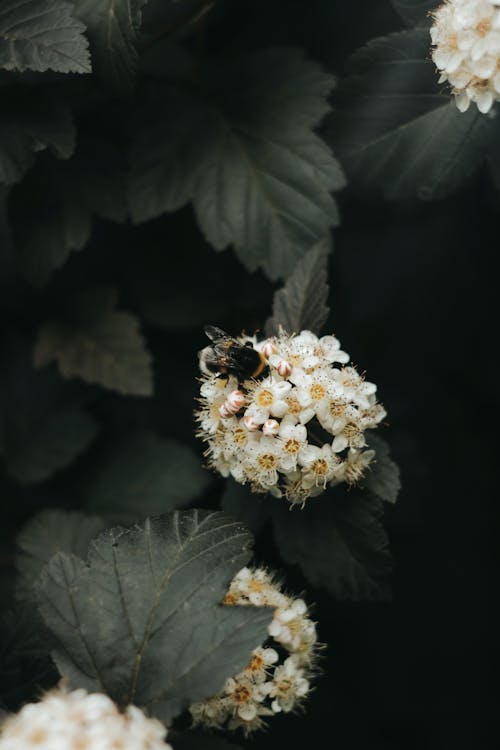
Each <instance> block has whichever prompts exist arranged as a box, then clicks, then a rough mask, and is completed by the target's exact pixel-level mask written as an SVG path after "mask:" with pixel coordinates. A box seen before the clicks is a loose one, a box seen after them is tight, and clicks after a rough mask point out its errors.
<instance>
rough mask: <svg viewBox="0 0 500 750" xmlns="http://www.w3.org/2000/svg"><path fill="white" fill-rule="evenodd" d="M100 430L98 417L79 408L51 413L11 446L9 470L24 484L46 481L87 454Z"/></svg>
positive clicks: (6, 457)
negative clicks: (81, 455)
mask: <svg viewBox="0 0 500 750" xmlns="http://www.w3.org/2000/svg"><path fill="white" fill-rule="evenodd" d="M98 431H99V427H98V425H97V423H96V422H95V420H94V419H92V417H90V416H89V415H88V414H86V413H85V412H84V411H82V410H81V409H80V408H78V407H73V408H67V409H63V410H61V411H58V412H55V413H53V414H50V415H49V416H48V418H47V419H46V420H45V421H44V422H43V423H42V424H39V425H37V429H36V430H34V431H33V432H31V433H28V434H26V435H24V439H23V440H22V441H21V442H19V443H17V444H14V445H10V446H8V447H7V450H6V453H5V463H6V467H7V471H8V473H9V474H10V476H12V477H14V479H17V481H18V482H21V483H22V484H33V483H36V482H42V481H43V480H44V479H48V477H50V476H51V475H52V474H53V473H54V472H55V471H58V470H59V469H63V468H64V467H65V466H68V464H70V463H71V462H72V461H74V459H75V458H76V457H77V456H79V455H80V453H83V452H84V451H85V450H86V449H87V448H88V446H89V445H90V443H91V442H92V441H93V439H94V438H95V436H96V434H97V432H98Z"/></svg>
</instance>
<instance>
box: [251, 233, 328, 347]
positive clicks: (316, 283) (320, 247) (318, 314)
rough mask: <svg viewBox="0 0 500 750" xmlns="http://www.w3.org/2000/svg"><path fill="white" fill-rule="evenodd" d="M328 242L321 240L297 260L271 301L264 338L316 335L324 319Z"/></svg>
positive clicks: (326, 310) (326, 307)
mask: <svg viewBox="0 0 500 750" xmlns="http://www.w3.org/2000/svg"><path fill="white" fill-rule="evenodd" d="M329 244H330V243H329V242H328V241H326V240H322V241H321V242H320V243H318V244H317V245H316V246H315V247H314V248H312V249H311V250H309V252H308V253H307V254H306V255H305V256H304V257H303V258H302V260H300V261H299V262H298V263H297V265H296V266H295V269H294V270H293V272H292V273H291V274H290V276H289V277H288V279H287V281H286V284H285V286H284V287H283V288H282V289H279V290H278V291H277V292H276V293H275V295H274V299H273V314H272V316H271V317H270V318H269V319H268V320H267V321H266V324H265V332H266V336H275V335H278V334H279V332H280V329H281V328H283V329H284V330H285V331H288V333H299V332H300V331H303V330H308V331H312V332H313V333H318V334H319V333H320V332H321V329H322V328H323V325H324V324H325V321H326V319H327V317H328V313H329V311H330V310H329V307H328V303H327V302H328V295H329V291H330V287H329V285H328V270H327V253H328V251H329Z"/></svg>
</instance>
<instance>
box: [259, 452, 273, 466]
mask: <svg viewBox="0 0 500 750" xmlns="http://www.w3.org/2000/svg"><path fill="white" fill-rule="evenodd" d="M257 460H258V462H259V465H260V466H261V467H262V468H263V469H275V468H276V467H277V466H278V457H277V456H275V455H274V454H273V453H263V454H262V455H261V456H259V458H258V459H257Z"/></svg>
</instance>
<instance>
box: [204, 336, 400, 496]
mask: <svg viewBox="0 0 500 750" xmlns="http://www.w3.org/2000/svg"><path fill="white" fill-rule="evenodd" d="M248 340H249V338H248V337H246V338H241V339H239V341H241V343H245V342H247V341H248ZM250 341H252V344H253V346H254V348H255V349H256V350H258V351H259V352H261V353H262V354H263V355H264V357H265V358H266V360H267V365H268V372H267V375H266V377H264V378H263V379H260V380H259V379H257V380H253V379H251V380H245V381H244V382H242V383H238V381H237V379H236V378H235V377H234V376H231V377H221V376H220V375H219V376H218V375H206V376H204V377H203V378H202V384H201V388H200V394H201V398H200V399H199V401H200V409H199V410H198V412H197V413H196V417H197V420H198V422H199V424H200V428H199V431H198V436H199V437H201V438H202V439H203V440H204V441H206V442H207V444H208V448H207V450H206V452H205V455H206V456H207V458H208V463H209V466H210V467H211V468H213V469H215V470H216V471H217V472H219V473H220V474H222V476H224V477H227V476H229V475H231V476H232V477H234V479H235V480H236V481H237V482H240V483H241V484H246V483H249V484H250V486H251V488H252V490H253V491H254V492H270V493H271V494H272V495H274V496H275V497H285V498H286V499H287V500H288V501H289V502H291V503H304V502H305V500H307V498H309V497H313V496H316V495H319V494H320V493H321V492H323V491H324V490H325V488H326V487H327V486H333V485H336V484H339V483H340V482H347V483H348V484H355V483H356V482H358V481H359V480H360V479H361V478H362V477H363V475H364V473H365V471H366V469H367V467H368V466H369V464H370V462H371V461H372V460H373V458H374V455H375V453H374V451H372V450H367V449H366V440H365V434H364V433H365V430H367V429H373V428H375V427H377V425H378V424H379V422H380V421H381V420H382V419H383V418H384V417H385V416H386V412H385V410H384V408H383V406H382V405H381V404H379V403H377V400H376V396H375V392H376V390H377V387H376V385H374V383H369V382H367V381H366V380H365V379H364V377H363V376H362V375H360V374H359V373H358V372H357V370H356V369H355V368H354V367H352V366H348V365H347V363H348V361H349V355H348V354H346V353H345V352H344V351H342V350H341V349H340V343H339V341H338V339H336V338H335V336H323V337H322V338H318V337H317V336H316V335H315V334H313V333H311V332H310V331H301V333H299V334H298V335H288V334H285V333H282V334H281V335H280V336H277V337H273V338H269V339H266V340H265V341H261V342H259V343H258V342H257V341H256V340H255V339H250Z"/></svg>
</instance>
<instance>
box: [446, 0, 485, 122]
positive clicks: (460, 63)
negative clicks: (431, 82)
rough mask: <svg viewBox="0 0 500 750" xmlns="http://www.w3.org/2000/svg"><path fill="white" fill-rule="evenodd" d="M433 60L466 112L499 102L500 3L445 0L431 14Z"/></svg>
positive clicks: (461, 109) (461, 108) (474, 0)
mask: <svg viewBox="0 0 500 750" xmlns="http://www.w3.org/2000/svg"><path fill="white" fill-rule="evenodd" d="M432 16H433V19H434V23H433V26H432V28H431V39H432V44H433V47H434V49H433V52H432V59H433V60H434V63H435V64H436V67H437V68H438V70H439V72H440V73H441V77H440V79H439V82H440V83H442V82H444V81H448V82H449V83H450V84H451V86H452V89H453V93H454V94H455V102H456V105H457V107H458V109H459V110H460V111H461V112H465V111H466V110H467V109H468V108H469V105H470V103H471V102H474V103H475V104H476V106H477V108H478V110H479V111H480V112H483V113H486V112H489V110H490V109H491V107H492V106H493V104H494V102H495V101H499V100H500V0H447V1H446V2H445V3H444V4H443V5H441V6H439V8H438V9H437V10H435V11H434V12H433V13H432Z"/></svg>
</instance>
